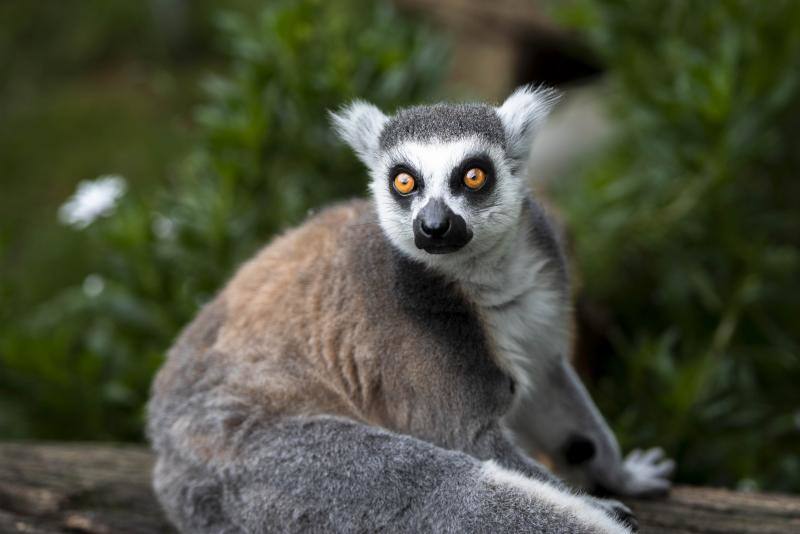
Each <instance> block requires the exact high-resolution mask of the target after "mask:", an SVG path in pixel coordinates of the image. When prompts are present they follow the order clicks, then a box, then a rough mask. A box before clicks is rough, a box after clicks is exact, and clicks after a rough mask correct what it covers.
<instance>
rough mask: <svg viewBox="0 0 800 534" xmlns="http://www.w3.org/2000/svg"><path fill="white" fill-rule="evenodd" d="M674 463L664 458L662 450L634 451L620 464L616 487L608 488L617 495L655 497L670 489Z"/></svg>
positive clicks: (657, 448)
mask: <svg viewBox="0 0 800 534" xmlns="http://www.w3.org/2000/svg"><path fill="white" fill-rule="evenodd" d="M674 470H675V461H674V460H672V459H670V458H665V457H664V450H663V449H661V448H660V447H654V448H652V449H648V450H646V451H642V450H641V449H635V450H633V451H631V452H630V453H629V454H628V456H627V457H626V458H625V459H624V460H623V462H622V473H621V476H620V477H619V478H618V481H617V483H616V484H614V485H615V486H616V487H611V488H608V489H610V490H612V491H613V492H614V493H616V494H618V495H627V496H631V497H655V496H658V495H663V494H664V493H666V492H667V491H669V488H670V485H671V483H670V480H669V479H670V477H671V476H672V472H673V471H674Z"/></svg>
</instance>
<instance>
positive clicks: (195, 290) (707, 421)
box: [0, 0, 800, 492]
mask: <svg viewBox="0 0 800 534" xmlns="http://www.w3.org/2000/svg"><path fill="white" fill-rule="evenodd" d="M0 69H2V70H1V71H0V439H48V440H115V441H141V440H143V434H142V423H143V406H144V403H145V402H146V399H147V394H148V388H149V383H150V379H151V377H152V375H153V373H154V372H155V370H156V369H157V367H158V366H159V364H160V362H161V361H162V359H163V356H164V352H165V350H166V349H167V348H168V347H169V345H170V343H171V341H172V339H173V338H174V337H175V335H176V333H177V332H178V331H179V329H180V328H181V327H182V326H183V325H184V324H186V323H187V322H188V321H189V320H190V319H191V318H192V316H193V315H194V314H195V312H196V311H197V310H198V307H199V306H200V305H202V303H203V302H205V301H206V300H208V299H209V298H210V296H211V295H213V294H214V292H215V291H216V290H217V289H218V288H219V287H220V286H221V284H222V283H223V282H224V281H225V280H226V278H227V277H228V276H230V275H231V274H232V272H233V270H234V269H235V267H236V266H237V265H238V264H239V263H240V262H241V261H243V260H244V259H246V258H247V257H248V256H249V255H251V254H252V253H253V252H254V251H255V250H256V249H257V248H258V247H259V246H261V245H262V244H263V243H264V242H265V241H266V240H267V239H269V237H270V236H271V235H273V234H274V233H275V232H278V231H280V230H281V229H282V228H285V227H287V226H290V225H293V224H296V223H297V222H299V221H301V220H302V219H303V218H304V217H305V216H306V214H307V213H308V212H309V210H313V209H314V208H316V207H318V206H321V205H323V204H325V203H327V202H330V201H331V200H333V199H337V198H343V197H352V196H357V195H364V194H365V193H366V178H365V173H364V172H363V170H362V169H361V167H360V165H359V164H358V163H357V161H356V159H355V157H354V156H353V155H352V154H351V153H350V152H349V151H348V150H347V149H346V148H345V147H344V146H343V144H342V143H340V142H338V141H337V140H336V139H335V138H334V136H333V134H332V132H331V129H330V127H329V125H328V120H327V117H326V110H328V109H332V108H336V107H338V106H340V105H341V104H343V103H345V102H347V101H348V100H350V99H352V98H354V97H361V98H365V99H368V100H370V101H373V102H375V103H376V104H378V105H379V106H381V107H382V108H384V109H387V110H390V111H391V110H392V109H395V108H396V107H398V106H401V105H405V104H409V103H419V102H430V101H435V100H439V99H458V100H461V99H481V100H490V101H495V102H498V101H500V100H502V99H503V97H504V96H506V95H507V94H508V93H509V92H510V90H511V89H512V88H513V87H514V86H516V85H519V84H522V83H544V84H548V85H554V86H557V87H559V88H560V89H562V90H563V91H565V94H566V96H565V98H564V99H563V101H562V103H561V104H560V106H559V108H558V109H557V110H556V111H555V113H554V115H553V117H552V120H551V121H550V123H549V124H548V126H547V127H546V129H545V131H544V132H542V135H541V136H540V137H539V139H537V141H536V145H535V147H534V154H535V156H534V161H533V164H532V166H531V177H532V181H533V184H534V189H535V191H536V194H537V195H538V196H540V197H541V198H542V199H544V201H545V202H546V203H547V204H548V205H549V206H550V208H551V210H552V211H553V213H554V214H555V215H556V216H557V217H558V219H559V220H560V221H561V222H562V224H563V225H564V227H565V232H566V235H567V236H568V241H569V248H570V252H571V255H572V256H573V259H574V265H575V267H574V271H575V273H574V278H575V281H576V288H575V298H576V301H577V303H578V305H577V318H578V331H579V340H578V344H577V347H578V350H577V356H576V363H577V365H578V367H579V369H580V370H581V372H582V374H583V376H584V377H585V379H586V381H587V383H588V384H589V386H590V388H591V389H592V390H593V393H594V396H595V399H596V400H597V402H598V404H599V405H600V407H601V409H602V410H603V412H604V413H605V414H606V415H607V417H608V418H609V421H610V422H611V424H612V426H613V427H614V428H615V430H616V431H617V432H618V435H619V437H620V440H621V442H622V445H623V447H624V448H625V449H628V448H631V447H636V446H651V445H656V444H657V445H662V446H664V447H665V448H666V449H667V450H668V452H669V454H670V455H672V456H674V457H675V458H676V459H677V461H678V465H679V471H678V473H677V479H678V480H679V481H680V482H682V483H693V484H706V485H724V486H728V487H733V488H739V489H767V490H776V491H791V492H800V307H799V306H798V300H800V176H798V171H800V146H799V144H800V140H799V139H800V138H798V135H797V132H798V131H800V129H798V127H800V124H799V123H800V2H796V1H793V0H785V1H784V0H771V1H770V2H756V1H747V0H739V1H737V0H728V1H723V0H720V1H718V2H703V3H699V4H698V3H697V2H692V1H689V0H649V1H648V2H639V1H634V0H561V1H556V0H550V1H546V0H493V1H492V2H486V1H481V0H396V1H394V2H389V1H388V0H382V1H375V0H258V1H256V0H217V1H211V0H192V1H191V2H190V1H189V0H148V1H140V2H130V1H128V0H63V1H41V2H31V1H26V0H5V1H4V2H2V3H0Z"/></svg>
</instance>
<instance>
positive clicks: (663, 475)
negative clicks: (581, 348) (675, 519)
mask: <svg viewBox="0 0 800 534" xmlns="http://www.w3.org/2000/svg"><path fill="white" fill-rule="evenodd" d="M544 372H545V373H546V376H544V377H541V378H540V379H539V380H537V382H536V385H535V387H534V388H533V390H532V391H531V392H528V394H527V395H526V396H525V397H524V398H523V399H521V402H520V405H519V406H517V408H516V409H515V411H514V413H513V414H512V416H511V418H510V424H511V426H512V428H513V429H514V430H515V431H516V432H517V433H518V434H520V437H521V438H522V439H523V440H527V441H530V442H531V443H532V444H533V445H534V446H535V447H536V448H537V449H539V450H541V451H543V452H544V453H546V454H548V455H549V456H551V457H552V458H554V459H555V460H556V461H557V462H559V463H561V464H562V465H563V464H566V465H567V466H568V467H569V468H577V469H579V470H580V471H582V472H583V474H584V475H585V476H586V477H588V479H589V481H590V482H591V483H593V484H594V485H595V486H599V487H601V488H603V489H606V490H609V491H612V492H614V493H616V494H618V495H630V496H641V495H655V494H660V493H664V492H666V491H667V490H668V489H669V487H670V482H669V476H670V475H671V474H672V471H673V469H674V462H673V461H672V460H670V459H666V458H664V453H663V451H662V450H661V449H651V450H649V451H646V452H644V453H642V452H641V451H633V452H632V453H631V454H630V455H629V456H628V457H627V458H625V459H623V457H622V454H621V451H620V447H619V444H618V443H617V440H616V438H615V437H614V434H613V433H612V431H611V429H610V428H609V427H608V424H607V423H606V421H605V420H604V419H603V416H602V415H601V414H600V411H599V410H598V409H597V407H596V406H595V404H594V402H593V401H592V398H591V397H590V395H589V393H588V391H586V388H585V387H584V385H583V384H582V383H581V381H580V379H579V378H578V375H577V374H576V372H575V370H574V369H573V368H572V365H570V363H569V362H568V361H567V360H566V359H564V358H562V359H560V360H559V361H558V363H557V364H556V365H553V366H551V367H549V369H547V370H546V371H544Z"/></svg>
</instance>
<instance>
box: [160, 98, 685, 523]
mask: <svg viewBox="0 0 800 534" xmlns="http://www.w3.org/2000/svg"><path fill="white" fill-rule="evenodd" d="M552 101H553V93H552V92H548V91H541V90H539V91H535V90H531V89H528V88H523V89H520V90H518V91H517V92H515V93H514V94H513V95H512V96H511V97H510V98H509V99H508V100H506V102H505V103H504V104H503V105H502V106H500V107H499V108H494V107H490V106H487V105H482V104H460V105H449V104H438V105H433V106H421V107H413V108H408V109H404V110H400V111H399V112H397V113H396V114H395V115H394V116H386V115H384V114H383V113H382V112H381V111H379V110H378V109H377V108H376V107H374V106H372V105H369V104H366V103H362V102H357V103H354V104H352V105H351V106H349V107H347V108H346V109H344V110H343V111H341V112H340V113H338V114H335V115H334V116H333V118H334V122H335V125H336V127H337V129H338V131H339V132H340V134H341V136H342V137H343V138H344V139H345V140H346V141H347V142H348V143H349V144H350V145H351V146H352V147H353V148H354V149H355V151H356V153H357V154H358V156H359V157H360V159H361V160H362V161H363V162H364V163H365V164H366V165H367V167H368V168H369V171H370V175H371V183H370V189H371V191H372V200H371V202H370V201H356V202H352V203H348V204H343V205H339V206H336V207H332V208H330V209H328V210H326V211H323V212H322V213H320V214H319V215H317V216H314V217H313V218H311V219H310V220H308V221H307V222H306V223H305V224H303V225H302V226H300V227H299V228H297V229H294V230H292V231H289V232H287V233H286V234H284V235H282V236H281V237H279V238H277V239H275V240H274V241H273V242H272V243H271V244H270V245H269V246H267V247H266V248H265V249H264V250H262V251H261V252H260V253H259V254H258V255H257V256H256V257H255V258H254V259H252V260H251V261H250V262H248V263H247V264H245V265H244V266H243V267H242V268H241V269H240V271H239V272H238V273H237V274H236V275H235V276H234V278H233V279H232V280H231V281H230V283H229V284H228V285H227V287H226V288H225V289H224V290H223V291H222V292H221V293H220V294H219V295H218V296H217V297H216V298H215V299H214V301H213V302H211V303H210V304H208V305H206V306H205V308H204V309H203V311H202V312H201V313H200V314H199V316H198V317H197V318H196V319H195V320H194V322H193V323H192V324H191V325H190V326H189V327H188V328H187V329H186V330H185V331H184V333H183V334H182V335H181V336H180V338H179V339H178V341H177V342H176V344H175V346H174V347H173V348H172V350H171V352H170V355H169V358H168V360H167V362H166V363H165V365H164V367H163V369H162V370H161V371H160V373H159V375H158V377H157V379H156V381H155V384H154V387H153V396H152V399H151V402H150V405H149V426H148V430H149V435H150V438H151V441H152V444H153V447H154V448H155V450H156V452H157V454H158V461H157V464H156V468H155V481H154V484H155V489H156V492H157V494H158V496H159V499H160V500H161V502H162V504H163V505H164V507H165V509H166V511H167V513H168V514H169V516H170V518H171V519H172V520H173V521H174V523H175V524H176V525H177V526H178V527H179V528H180V529H181V530H182V531H184V532H192V533H195V532H299V531H311V532H375V531H378V530H386V531H393V532H397V531H404V532H431V531H432V532H543V533H556V532H559V533H565V532H587V533H588V532H628V531H629V530H630V529H631V528H634V527H633V524H634V521H633V518H632V516H631V514H630V511H629V510H627V508H625V507H624V506H623V505H622V504H620V503H618V502H616V501H610V500H602V499H596V498H593V497H590V496H587V495H581V494H578V493H575V492H572V491H570V490H569V489H568V488H567V487H566V486H565V485H564V484H563V483H562V482H560V481H559V480H558V479H556V478H555V477H554V476H553V475H551V474H550V473H549V472H548V471H547V470H546V469H545V468H543V467H542V466H541V465H539V464H538V463H536V462H535V461H533V460H532V459H531V458H529V457H527V456H526V455H525V454H523V453H522V452H521V451H520V450H519V449H518V448H517V447H516V446H515V445H513V444H512V441H511V439H510V437H509V435H508V432H507V431H506V430H505V429H506V423H507V422H511V423H513V424H514V425H516V426H518V427H519V428H520V429H521V430H522V431H523V432H522V434H523V435H524V437H526V438H528V439H531V440H532V441H533V442H534V443H535V444H536V445H537V446H538V447H539V448H540V449H541V450H543V451H544V452H546V453H549V454H550V455H552V456H554V457H556V458H559V459H562V460H563V461H565V462H566V463H570V464H573V465H579V466H580V467H582V468H583V470H584V471H585V472H586V473H587V474H588V475H589V477H590V478H591V479H592V480H593V481H594V482H597V483H599V484H602V485H603V486H605V487H606V488H608V489H611V490H614V491H616V492H618V493H621V494H633V495H635V494H642V493H651V492H657V491H660V490H665V489H666V488H667V487H668V481H667V478H666V477H667V476H668V474H669V471H670V470H671V468H672V463H671V461H669V460H662V458H661V457H660V453H659V452H658V451H655V452H650V453H647V454H644V455H637V456H634V457H630V458H629V459H628V460H627V461H624V462H623V461H622V459H621V457H620V453H619V447H618V445H617V443H616V441H615V439H614V437H613V436H612V434H611V433H610V432H609V430H608V427H607V425H606V424H605V422H604V421H603V419H602V417H601V416H600V414H599V413H598V411H597V409H596V408H595V406H594V404H593V403H592V401H591V399H590V398H589V396H588V395H587V393H586V391H585V389H584V388H583V386H582V385H581V383H580V382H579V381H578V379H577V378H576V375H575V373H574V372H573V370H572V368H571V367H570V365H569V363H568V362H567V357H568V352H569V346H570V339H569V338H570V335H569V325H570V306H569V291H568V288H567V273H566V268H565V264H564V261H563V259H562V254H561V251H560V248H559V245H558V244H557V241H556V240H555V239H554V237H553V232H552V231H551V229H550V227H549V225H548V223H547V221H546V219H545V217H544V215H543V213H542V209H541V208H540V207H539V206H538V205H537V204H536V202H535V201H534V200H533V199H532V198H531V197H530V194H529V193H528V188H527V186H526V179H525V176H524V169H525V168H526V162H527V157H528V149H529V146H530V143H531V139H532V135H533V134H534V132H535V131H536V129H537V128H538V126H539V125H540V123H541V121H542V120H543V118H544V116H545V115H546V113H547V111H548V109H549V108H550V106H551V104H552ZM331 179H332V180H335V179H336V177H331Z"/></svg>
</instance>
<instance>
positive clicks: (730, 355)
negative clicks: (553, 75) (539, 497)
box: [556, 0, 800, 491]
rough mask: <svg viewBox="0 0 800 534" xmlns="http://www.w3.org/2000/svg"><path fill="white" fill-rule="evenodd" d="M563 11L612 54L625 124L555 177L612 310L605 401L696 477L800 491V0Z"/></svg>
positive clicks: (590, 276)
mask: <svg viewBox="0 0 800 534" xmlns="http://www.w3.org/2000/svg"><path fill="white" fill-rule="evenodd" d="M559 16H560V17H561V18H562V20H564V21H566V22H567V23H569V24H572V25H573V26H575V27H578V28H580V29H582V30H583V31H584V32H585V34H586V35H587V37H588V39H589V40H590V42H591V43H592V44H593V45H594V46H595V48H596V50H598V51H599V53H600V54H601V55H602V57H603V59H604V61H605V62H606V64H607V67H608V71H609V77H608V80H607V81H608V84H607V87H605V93H604V94H605V97H606V102H607V104H608V109H609V115H610V116H611V117H613V118H614V121H615V122H616V123H617V126H618V131H617V135H616V137H615V138H614V139H613V140H612V141H611V142H610V143H609V146H607V147H604V148H603V150H602V152H603V153H602V154H601V155H598V156H597V157H595V158H592V159H591V161H588V162H585V164H584V165H582V166H581V168H580V170H579V172H577V173H576V175H575V176H573V177H572V178H571V179H569V180H566V181H564V182H563V183H562V184H561V185H560V186H559V187H558V188H557V191H556V195H557V197H558V200H559V204H560V205H561V206H562V207H563V210H564V211H565V214H566V217H567V219H568V223H569V227H570V229H571V230H572V232H573V234H574V238H575V247H576V253H577V256H578V262H577V263H578V265H579V266H580V273H581V274H580V277H581V280H582V284H583V292H584V293H585V295H586V296H587V299H588V300H589V301H590V302H591V306H592V307H593V308H594V309H595V313H594V315H595V316H603V315H605V316H607V317H608V321H607V322H606V324H602V325H600V329H601V330H603V331H604V334H605V335H606V336H607V338H608V340H609V342H610V346H611V349H612V350H611V353H612V354H611V356H613V357H609V358H608V359H607V361H606V363H605V364H604V365H605V366H606V369H605V371H604V377H603V379H602V380H601V383H600V384H599V387H598V388H597V389H596V397H597V399H598V400H599V402H600V404H601V405H602V408H603V409H604V412H605V413H606V414H608V415H609V416H611V418H612V422H613V424H614V426H615V427H616V428H617V429H618V430H619V431H620V436H621V439H622V441H623V443H624V445H627V446H629V447H630V446H634V445H651V444H654V443H657V444H660V445H664V446H666V448H667V449H668V450H669V452H670V454H673V455H675V456H676V457H677V460H678V465H679V472H678V478H679V479H680V480H681V481H683V482H692V483H703V484H724V485H739V486H740V487H745V488H770V489H780V490H792V491H800V457H798V455H797V452H798V449H797V445H798V442H800V435H799V433H800V412H799V411H798V409H799V408H800V405H799V404H798V400H800V397H798V391H799V390H798V380H799V379H800V315H798V313H797V309H798V308H797V295H800V276H798V272H800V270H799V269H798V267H800V212H798V199H800V181H799V180H798V179H797V173H798V169H800V165H798V164H800V153H798V151H797V140H796V132H797V131H798V130H797V126H798V124H797V123H798V117H800V115H798V111H800V85H798V82H800V78H799V77H798V76H799V75H800V71H798V69H797V65H798V62H800V3H797V2H792V1H774V2H748V1H746V0H741V1H729V2H710V3H703V4H702V5H698V4H697V3H696V2H691V1H688V0H660V1H652V2H632V1H624V2H618V1H612V0H586V1H577V2H570V3H569V5H568V6H567V7H566V8H565V7H563V5H562V7H561V8H559ZM598 310H599V312H598Z"/></svg>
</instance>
